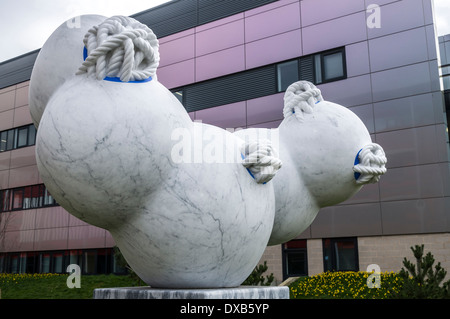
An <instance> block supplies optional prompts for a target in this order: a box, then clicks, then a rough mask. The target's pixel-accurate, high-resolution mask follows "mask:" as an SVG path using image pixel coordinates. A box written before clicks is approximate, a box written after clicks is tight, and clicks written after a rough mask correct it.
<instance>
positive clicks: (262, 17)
mask: <svg viewBox="0 0 450 319" xmlns="http://www.w3.org/2000/svg"><path fill="white" fill-rule="evenodd" d="M299 28H300V4H299V3H298V2H295V3H291V4H289V5H286V6H282V7H278V8H276V9H273V10H270V11H265V12H262V13H260V14H256V15H253V16H250V17H247V18H246V19H245V41H246V42H252V41H255V40H259V39H262V38H265V37H269V36H273V35H276V34H279V33H284V32H287V31H292V30H294V29H299Z"/></svg>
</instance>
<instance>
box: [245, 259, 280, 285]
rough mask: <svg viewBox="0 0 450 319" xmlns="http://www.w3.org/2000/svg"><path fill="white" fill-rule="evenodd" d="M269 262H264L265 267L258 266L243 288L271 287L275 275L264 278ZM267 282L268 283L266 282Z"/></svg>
mask: <svg viewBox="0 0 450 319" xmlns="http://www.w3.org/2000/svg"><path fill="white" fill-rule="evenodd" d="M268 268H269V267H267V262H266V261H264V265H258V266H256V267H255V269H253V271H252V273H251V274H250V275H249V276H248V277H247V279H245V281H244V282H243V283H242V285H243V286H270V284H271V283H272V281H273V279H274V277H273V273H271V274H270V275H267V276H266V277H263V275H262V274H263V273H265V272H266V271H267V269H268ZM266 280H267V281H266Z"/></svg>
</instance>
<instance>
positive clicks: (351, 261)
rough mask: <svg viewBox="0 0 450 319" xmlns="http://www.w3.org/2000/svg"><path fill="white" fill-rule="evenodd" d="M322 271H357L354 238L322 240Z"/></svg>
mask: <svg viewBox="0 0 450 319" xmlns="http://www.w3.org/2000/svg"><path fill="white" fill-rule="evenodd" d="M323 260H324V263H323V264H324V271H358V270H359V262H358V247H357V239H356V238H335V239H324V240H323Z"/></svg>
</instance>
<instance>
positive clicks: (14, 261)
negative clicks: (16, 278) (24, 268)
mask: <svg viewBox="0 0 450 319" xmlns="http://www.w3.org/2000/svg"><path fill="white" fill-rule="evenodd" d="M19 258H20V257H19V254H13V255H11V259H10V269H9V272H10V273H13V274H15V273H18V272H19V263H20V259H19Z"/></svg>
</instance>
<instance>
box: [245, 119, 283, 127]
mask: <svg viewBox="0 0 450 319" xmlns="http://www.w3.org/2000/svg"><path fill="white" fill-rule="evenodd" d="M281 122H282V120H278V121H271V122H265V123H258V124H253V125H249V126H248V127H249V128H251V127H255V128H278V126H280V123H281Z"/></svg>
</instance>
